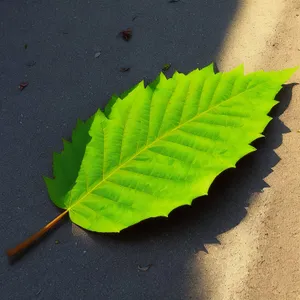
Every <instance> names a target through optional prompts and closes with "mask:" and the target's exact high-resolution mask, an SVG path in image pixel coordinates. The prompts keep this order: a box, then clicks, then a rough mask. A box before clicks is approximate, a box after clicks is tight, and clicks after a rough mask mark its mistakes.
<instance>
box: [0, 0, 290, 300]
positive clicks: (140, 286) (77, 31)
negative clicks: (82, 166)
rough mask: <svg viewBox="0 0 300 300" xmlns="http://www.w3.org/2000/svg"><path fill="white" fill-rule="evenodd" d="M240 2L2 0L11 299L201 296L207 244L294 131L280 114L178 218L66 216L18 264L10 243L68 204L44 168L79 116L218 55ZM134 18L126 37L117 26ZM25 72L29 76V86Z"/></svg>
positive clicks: (4, 238)
mask: <svg viewBox="0 0 300 300" xmlns="http://www.w3.org/2000/svg"><path fill="white" fill-rule="evenodd" d="M236 9H237V1H236V0H235V1H233V0H232V1H231V0H226V1H217V0H210V1H205V0H198V1H196V0H182V1H179V2H177V3H168V1H167V0H166V1H162V0H161V1H148V0H147V1H146V0H145V1H136V0H131V1H130V0H128V1H120V0H119V1H117V0H110V1H95V0H92V1H76V0H73V1H49V0H48V1H46V0H33V1H18V0H15V1H12V0H11V1H9V0H2V1H0V22H1V31H0V76H1V77H0V101H1V111H0V157H1V158H0V191H1V200H0V201H1V202H0V203H1V205H0V216H1V219H0V238H1V254H0V259H1V261H0V299H3V300H10V299H11V300H18V299H30V300H31V299H114V300H115V299H126V300H127V299H171V300H176V299H196V298H194V295H193V287H194V286H195V285H197V288H198V289H199V285H200V287H201V278H202V277H203V276H205V274H201V273H200V272H199V270H197V269H196V268H195V266H194V264H193V260H194V258H195V254H196V253H197V252H198V251H205V248H204V244H206V243H217V242H218V241H217V238H216V237H217V235H218V234H221V233H223V232H225V231H227V230H229V229H231V228H233V227H234V226H236V225H237V224H238V223H239V222H240V221H241V220H242V219H243V218H244V216H245V215H246V210H245V208H244V207H245V206H247V203H248V200H249V199H250V197H251V195H252V194H253V193H254V192H259V191H260V190H261V189H262V188H263V187H264V186H265V183H264V182H263V178H264V177H265V176H266V175H268V174H269V173H270V172H271V167H272V166H273V165H274V164H275V163H276V162H277V161H278V157H277V156H276V155H275V153H274V152H273V150H272V149H273V148H274V147H276V146H278V144H280V142H281V140H280V135H279V136H278V135H276V134H273V133H274V132H275V131H277V132H278V131H279V132H284V130H285V129H284V128H283V126H282V124H281V123H280V122H279V121H274V122H273V123H272V124H271V126H269V129H268V130H269V135H268V136H269V138H268V139H267V140H266V141H264V142H260V143H258V144H260V150H259V151H258V152H256V153H255V154H252V155H250V156H249V157H247V158H246V159H243V160H242V161H241V162H240V163H239V164H238V168H237V169H236V170H229V171H227V172H225V173H224V174H222V175H221V176H220V177H219V178H218V179H217V180H216V182H215V183H214V184H213V186H212V188H211V193H210V196H209V197H203V198H201V199H199V200H197V201H195V202H194V204H193V206H192V207H183V208H180V209H178V210H176V211H175V212H173V213H172V214H171V216H170V218H169V219H164V218H161V219H155V220H150V221H147V222H144V223H143V224H140V225H138V226H135V227H133V228H130V229H128V230H126V231H124V232H123V233H121V234H118V235H103V234H91V233H87V234H83V232H82V231H81V230H80V229H78V228H76V226H74V225H72V224H71V222H70V221H68V220H66V221H65V222H63V224H62V225H61V226H60V227H59V228H58V229H57V230H56V231H54V232H52V233H51V234H49V235H48V236H47V237H46V238H45V239H43V240H42V241H41V242H40V243H39V244H38V245H37V246H36V247H34V248H33V249H31V250H30V252H28V253H27V254H26V255H25V256H24V257H23V258H22V259H21V260H19V261H17V262H16V263H15V264H13V265H10V264H9V263H8V261H7V258H6V256H5V253H4V251H5V249H7V248H9V247H12V246H14V245H15V244H17V243H19V242H21V241H22V240H24V238H26V237H27V236H29V235H30V234H32V233H34V232H36V231H37V230H39V229H40V228H41V227H43V226H44V225H45V224H46V223H47V222H49V221H50V220H52V219H53V218H54V217H55V216H57V215H58V209H57V208H56V207H55V206H54V205H53V204H52V203H51V201H50V199H49V198H48V195H47V191H46V189H45V184H44V182H43V179H42V175H48V176H51V174H52V170H51V164H52V153H53V151H60V150H61V149H62V142H61V138H62V137H65V138H68V137H70V135H71V132H72V129H73V128H74V126H75V124H76V119H77V118H81V119H86V118H88V117H89V116H90V115H92V114H93V113H94V112H95V110H96V109H97V108H98V107H101V108H103V107H104V106H105V104H106V103H107V101H108V99H109V97H110V95H112V94H113V93H120V92H122V91H124V90H126V89H128V88H130V87H131V86H132V85H133V84H135V83H137V82H138V81H140V80H142V79H145V80H146V81H147V82H149V81H150V80H152V79H154V78H155V77H156V75H157V74H158V73H159V71H160V70H161V68H162V66H163V65H164V64H166V63H170V64H171V65H172V67H171V69H170V70H169V71H168V74H170V75H171V74H172V72H173V71H174V70H175V69H177V70H179V71H181V72H188V71H191V70H193V69H195V68H197V67H204V66H206V65H207V64H209V63H210V62H212V61H214V60H215V57H216V55H217V53H218V50H219V47H220V45H221V44H222V42H223V39H224V35H225V33H226V29H227V27H228V26H229V24H230V22H231V19H232V17H233V16H234V13H235V11H236ZM134 17H136V18H135V19H134V21H132V19H133V18H134ZM128 27H130V28H132V30H133V37H132V39H131V40H130V41H129V42H125V41H123V40H122V39H120V38H118V37H117V34H118V32H119V31H121V30H123V29H126V28H128ZM25 44H26V45H27V49H25V47H24V46H25ZM97 52H100V56H99V57H97V58H95V57H94V55H95V53H97ZM31 61H34V62H35V65H33V66H28V64H30V63H29V62H31ZM26 64H27V65H26ZM122 67H131V70H130V71H129V72H126V73H121V72H120V71H119V69H120V68H122ZM21 81H28V82H29V85H28V86H27V87H26V88H25V89H24V90H23V91H22V92H20V91H19V90H18V88H17V87H18V84H19V83H20V82H21ZM274 128H276V130H274ZM261 143H263V145H261ZM76 232H77V233H78V232H79V234H76ZM56 241H59V243H58V242H56ZM208 255H209V254H208ZM149 264H151V265H152V266H151V267H150V268H149V269H148V270H147V271H141V270H139V269H138V265H140V266H142V267H144V266H147V265H149Z"/></svg>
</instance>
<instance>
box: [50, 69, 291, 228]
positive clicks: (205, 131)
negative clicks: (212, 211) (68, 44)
mask: <svg viewBox="0 0 300 300" xmlns="http://www.w3.org/2000/svg"><path fill="white" fill-rule="evenodd" d="M295 70H296V69H289V70H284V71H278V72H263V71H259V72H255V73H251V74H249V75H246V76H245V75H244V74H243V67H242V66H239V67H238V68H236V69H234V70H232V71H231V72H228V73H217V74H215V73H214V71H213V66H212V65H210V66H208V67H206V68H204V69H202V70H198V69H196V70H194V71H193V72H191V73H189V74H188V75H184V74H180V73H177V72H176V73H175V74H174V75H173V77H172V78H170V79H166V77H165V76H164V75H163V74H162V73H161V74H160V75H159V76H158V78H157V79H156V80H155V81H154V82H153V83H152V84H150V85H149V86H147V87H145V86H144V83H143V82H141V83H139V84H137V85H136V86H135V87H134V88H132V89H131V90H129V91H128V92H125V93H124V94H123V95H122V97H117V96H114V97H112V99H111V101H110V102H109V104H108V105H107V107H106V109H105V114H104V113H103V112H101V111H100V110H98V111H97V112H96V114H95V115H94V116H93V117H92V118H90V119H89V120H88V121H87V122H85V123H82V122H80V123H79V124H78V125H77V128H76V130H75V131H74V133H73V136H72V143H70V144H69V143H65V149H64V151H63V152H62V153H61V154H56V155H55V157H54V176H55V178H54V179H49V178H48V179H46V183H47V187H48V191H49V195H50V197H51V199H52V201H53V202H54V203H55V204H56V205H57V206H59V207H61V208H64V209H66V210H68V212H69V215H70V218H71V220H72V221H73V222H74V223H76V224H78V225H80V226H81V227H83V228H86V229H88V230H91V231H97V232H119V231H120V230H122V229H124V228H126V227H128V226H131V225H133V224H136V223H138V222H140V221H142V220H144V219H147V218H151V217H156V216H168V214H169V213H170V212H171V211H172V210H173V209H174V208H176V207H178V206H181V205H185V204H191V202H192V201H193V199H195V198H196V197H199V196H202V195H206V194H207V193H208V189H209V187H210V185H211V183H212V182H213V180H214V179H215V178H216V176H218V175H219V174H220V173H221V172H223V171H224V170H226V169H228V168H232V167H235V164H236V163H237V161H238V160H239V159H240V158H241V157H243V156H244V155H246V154H248V153H250V152H252V151H254V150H255V148H254V147H252V146H251V145H250V144H251V143H252V142H253V141H254V140H255V139H257V138H259V137H261V136H262V132H263V130H264V128H265V127H266V125H267V124H268V123H269V121H270V120H271V117H269V116H268V115H267V114H268V113H269V111H270V110H271V108H272V107H273V106H274V105H275V104H276V103H277V101H275V100H274V97H275V95H276V94H277V93H278V91H279V90H280V89H281V85H282V84H283V83H284V82H285V81H286V80H288V79H289V77H290V76H291V75H292V73H293V72H295ZM87 132H88V134H87Z"/></svg>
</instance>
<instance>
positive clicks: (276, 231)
mask: <svg viewBox="0 0 300 300" xmlns="http://www.w3.org/2000/svg"><path fill="white" fill-rule="evenodd" d="M218 61H219V66H220V68H221V69H222V70H224V69H227V68H231V67H232V66H234V65H236V63H237V62H238V63H242V62H244V64H245V69H246V71H248V72H250V71H254V70H257V69H263V70H277V69H282V68H289V67H292V66H296V65H299V64H300V1H299V0H294V1H292V0H290V1H285V0H278V1H273V0H262V1H253V0H248V1H247V0H245V1H241V6H240V8H239V11H238V12H237V14H236V17H235V19H234V21H233V23H232V24H231V27H230V29H229V31H228V34H227V36H226V37H225V41H224V46H223V50H222V51H221V53H220V55H219V59H218ZM299 81H300V72H299V71H298V72H297V73H296V74H295V75H294V77H293V78H292V79H291V82H299ZM299 115H300V86H295V87H294V88H293V90H292V101H291V103H290V105H289V106H288V108H287V109H286V111H285V112H284V113H283V114H282V115H281V116H280V120H281V121H282V122H283V123H284V124H285V126H287V127H288V128H289V130H290V132H287V133H284V135H283V142H282V144H281V145H280V146H279V147H278V148H277V149H276V150H275V152H276V154H277V155H278V156H279V158H280V161H279V162H278V163H277V164H276V165H275V166H274V167H273V172H272V173H271V174H270V175H268V176H267V177H266V178H265V179H264V180H265V181H266V182H267V183H268V185H269V186H270V187H268V188H264V189H263V193H261V194H260V195H259V196H256V197H255V199H254V201H253V202H252V205H250V207H249V210H248V215H247V217H246V218H245V219H244V220H243V221H242V222H241V224H240V225H239V226H237V227H235V228H234V229H232V230H231V231H229V232H226V233H225V234H223V235H221V236H219V239H220V241H221V245H218V246H208V247H207V249H208V252H209V255H205V254H203V252H201V253H199V255H198V260H199V268H200V270H202V273H203V272H205V273H206V274H207V275H208V274H209V275H208V276H207V277H206V278H205V282H206V284H205V288H204V289H202V291H198V292H199V295H201V296H202V297H204V295H205V297H204V299H214V300H215V299H216V300H217V299H218V300H219V299H220V300H221V299H222V300H227V299H228V300H229V299H239V300H244V299H245V300H246V299H274V300H275V299H286V300H291V299H293V300H294V299H295V300H296V299H300V250H299V249H300V180H299V177H300V168H299V165H300V156H299V149H300V135H299V128H300V119H299ZM223 264H225V266H226V267H224V266H222V265H223ZM220 266H222V267H220ZM200 298H201V297H200ZM201 299H202V298H201Z"/></svg>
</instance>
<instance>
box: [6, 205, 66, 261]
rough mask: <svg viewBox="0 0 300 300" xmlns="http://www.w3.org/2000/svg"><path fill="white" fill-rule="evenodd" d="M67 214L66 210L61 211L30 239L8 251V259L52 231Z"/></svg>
mask: <svg viewBox="0 0 300 300" xmlns="http://www.w3.org/2000/svg"><path fill="white" fill-rule="evenodd" d="M67 213H68V210H65V211H63V212H62V213H61V214H60V215H58V216H57V217H56V218H55V219H54V220H52V221H51V222H50V223H48V224H47V225H46V226H45V227H43V228H42V229H41V230H40V231H38V232H36V233H35V234H33V235H32V236H31V237H29V238H28V239H26V240H25V241H24V242H22V243H20V244H19V245H17V246H16V247H15V248H11V249H8V250H7V251H6V254H7V255H8V256H9V257H12V256H14V255H16V254H20V253H21V252H23V251H25V250H26V249H27V248H29V247H30V246H31V245H32V244H33V243H34V242H35V241H36V240H37V239H39V238H40V237H42V236H43V235H44V234H45V233H46V232H48V231H49V230H50V229H52V228H53V227H54V226H55V225H56V224H57V223H58V222H59V221H60V220H61V219H62V218H63V217H64V216H65V215H66V214H67Z"/></svg>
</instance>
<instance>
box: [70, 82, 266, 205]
mask: <svg viewBox="0 0 300 300" xmlns="http://www.w3.org/2000/svg"><path fill="white" fill-rule="evenodd" d="M263 84H265V82H261V83H259V84H257V85H256V86H254V87H252V88H250V89H247V90H245V91H243V92H241V93H239V94H237V95H235V96H233V97H231V98H229V99H227V100H225V101H222V102H221V103H219V104H217V105H216V106H213V107H211V108H209V109H207V110H206V111H203V112H201V113H199V114H197V115H196V116H194V117H193V118H191V119H190V120H187V121H185V122H184V123H181V124H179V125H178V126H176V127H174V128H173V129H172V130H170V131H168V132H166V133H165V134H163V135H162V136H160V137H158V138H156V139H155V140H154V141H153V142H151V143H150V144H147V145H145V147H143V148H142V149H141V150H140V151H138V152H137V153H136V154H135V155H133V156H131V157H130V158H129V159H128V160H127V161H125V162H124V163H123V164H121V165H119V166H118V167H116V168H115V169H114V170H113V171H111V172H110V173H109V174H108V175H107V176H106V177H104V178H103V179H102V180H101V181H100V182H99V183H98V184H96V185H95V186H94V187H93V188H92V189H90V190H89V191H88V192H87V193H86V194H85V195H84V196H82V197H81V198H79V199H78V200H77V201H76V202H75V203H74V204H73V205H71V206H70V207H69V208H67V211H70V210H72V208H73V207H74V206H76V205H77V204H78V203H80V202H81V201H83V200H84V199H85V198H86V197H87V196H89V195H90V194H91V193H92V192H93V191H94V190H96V189H97V188H98V187H99V186H100V185H101V184H103V183H104V182H105V181H106V180H107V179H108V178H109V177H111V176H112V175H113V174H115V173H116V172H117V171H119V170H120V169H121V168H123V167H124V166H125V165H126V164H128V163H130V162H131V161H132V160H134V159H135V158H136V157H137V156H138V155H140V154H141V153H142V152H143V151H146V150H148V149H149V148H150V147H151V146H152V145H154V144H155V143H156V142H159V141H161V140H162V139H164V138H165V137H167V136H168V135H170V134H171V133H173V132H174V131H176V130H178V129H179V128H181V127H182V126H184V125H186V124H187V123H189V122H192V121H194V120H195V119H197V118H199V117H201V116H202V115H204V114H206V113H208V112H209V111H210V110H212V109H215V108H217V107H218V106H220V105H222V104H224V103H226V102H229V101H231V100H232V99H234V98H236V97H238V96H240V95H241V94H243V93H246V92H249V91H251V90H253V89H255V88H257V87H258V86H260V85H263ZM248 85H249V83H248Z"/></svg>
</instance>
